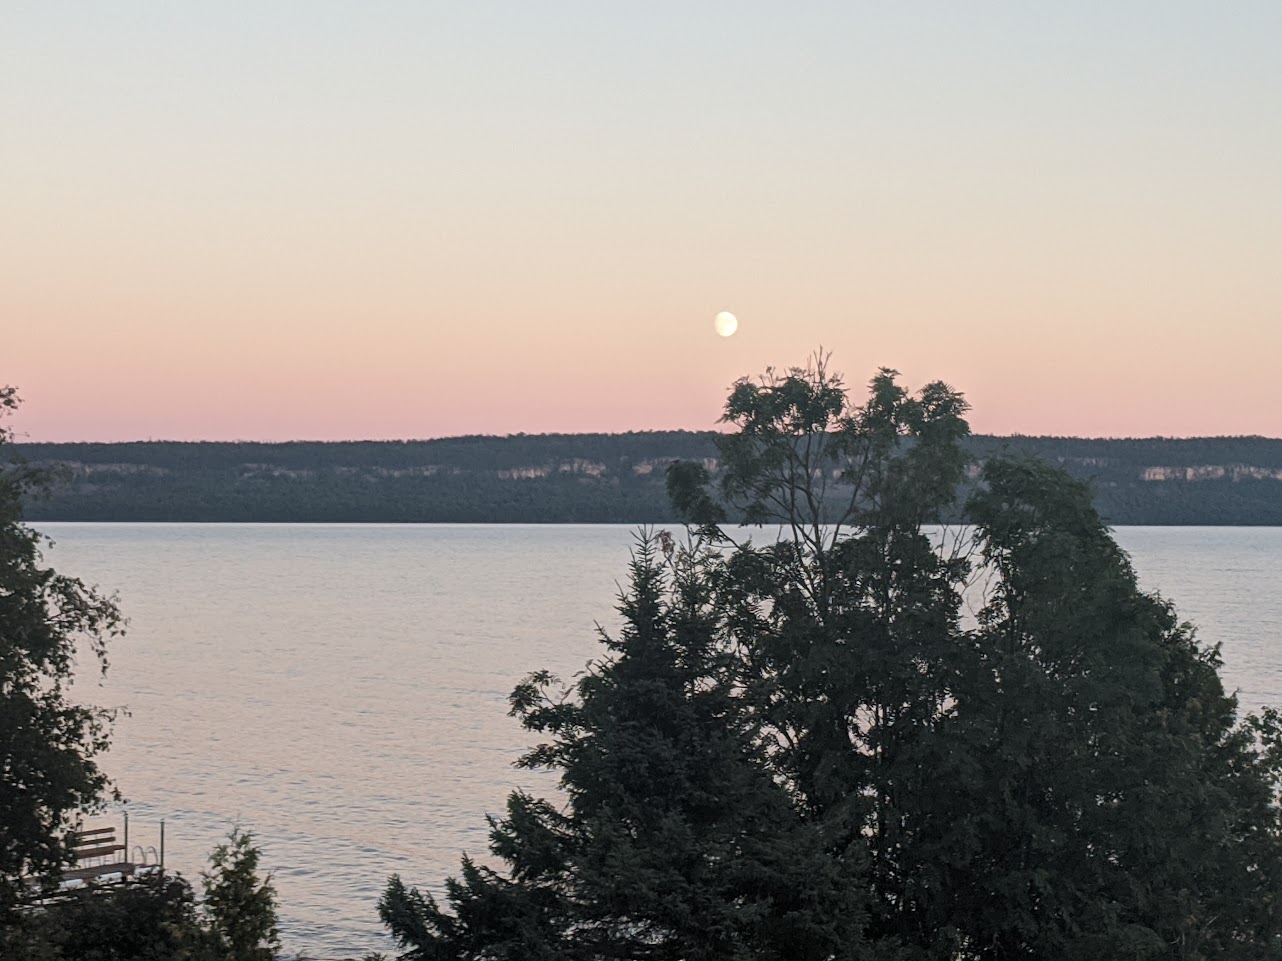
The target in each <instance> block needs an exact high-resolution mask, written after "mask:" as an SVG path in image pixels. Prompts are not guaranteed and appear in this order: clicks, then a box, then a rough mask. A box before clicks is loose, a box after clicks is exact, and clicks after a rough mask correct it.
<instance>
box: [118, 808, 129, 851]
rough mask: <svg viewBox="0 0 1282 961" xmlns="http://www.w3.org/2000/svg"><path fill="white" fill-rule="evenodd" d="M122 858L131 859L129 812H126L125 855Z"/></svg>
mask: <svg viewBox="0 0 1282 961" xmlns="http://www.w3.org/2000/svg"><path fill="white" fill-rule="evenodd" d="M120 860H122V861H125V862H128V861H129V812H128V811H126V812H125V856H124V857H123V858H121V859H120Z"/></svg>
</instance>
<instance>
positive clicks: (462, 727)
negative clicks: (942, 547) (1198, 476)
mask: <svg viewBox="0 0 1282 961" xmlns="http://www.w3.org/2000/svg"><path fill="white" fill-rule="evenodd" d="M37 526H39V527H40V528H41V529H42V530H44V531H45V532H46V533H48V534H49V535H50V536H51V537H53V538H54V539H55V541H56V542H57V543H56V546H55V547H54V548H53V549H52V550H51V551H50V552H49V555H48V557H49V560H50V561H51V562H52V563H53V564H54V565H56V566H57V567H58V568H59V570H61V571H63V572H65V573H69V574H75V575H77V576H80V577H82V578H83V579H84V580H86V581H87V582H90V583H97V584H99V585H101V586H102V587H103V588H106V589H108V590H113V591H117V592H118V593H119V595H120V602H121V606H122V608H123V610H124V612H125V613H126V614H127V616H128V617H129V619H130V629H129V633H128V636H127V637H125V638H124V639H122V640H121V641H119V642H118V643H116V644H115V646H114V648H113V650H112V653H111V670H110V673H109V675H108V677H107V679H106V681H105V682H104V683H103V684H102V685H101V686H100V687H93V686H91V684H90V683H89V682H88V681H84V682H82V683H81V684H80V685H78V687H77V695H78V696H79V697H80V698H81V699H82V700H85V701H90V702H94V703H98V704H102V705H113V706H124V707H127V708H128V710H129V712H130V713H129V715H128V716H126V717H122V718H121V719H120V720H119V721H118V722H117V725H116V729H115V731H116V733H115V744H114V746H113V748H112V750H111V753H110V754H109V755H108V756H107V757H106V758H105V760H104V766H105V767H106V769H107V770H108V772H109V773H110V774H111V775H112V776H113V777H114V778H115V780H116V782H117V784H118V786H119V787H120V790H121V791H122V792H123V794H124V795H125V796H126V797H127V799H128V805H127V809H128V811H129V814H130V835H131V836H130V842H131V845H133V844H139V843H141V844H151V845H155V844H157V842H158V828H159V822H160V820H161V819H162V818H163V819H164V820H165V822H166V862H167V864H168V865H169V866H170V868H172V869H177V870H179V871H181V872H183V873H184V874H186V875H187V876H188V877H189V878H190V879H192V880H193V881H196V880H197V878H198V874H199V871H200V869H201V868H202V867H203V866H204V865H205V863H206V859H207V856H208V853H209V851H210V849H211V848H213V847H214V845H216V844H217V843H218V842H219V841H220V840H222V839H223V837H224V836H225V834H226V832H227V831H228V830H229V829H230V827H231V826H232V825H233V824H240V825H241V826H243V827H245V828H247V829H249V830H252V831H253V832H254V833H255V834H256V835H257V837H258V839H259V842H260V844H261V847H262V849H263V864H264V866H265V867H266V868H267V869H268V870H270V871H271V872H272V873H273V874H274V877H275V883H276V887H277V892H278V900H279V904H280V911H281V922H282V923H281V934H282V940H283V942H284V946H285V949H286V951H287V952H288V953H294V952H303V953H305V954H306V956H308V957H311V958H318V959H321V958H324V959H328V958H347V957H357V956H359V955H360V954H363V953H364V952H366V951H371V950H383V951H390V950H392V947H393V946H392V945H391V943H390V941H389V940H388V939H387V938H386V936H385V934H384V932H383V930H382V927H381V925H380V924H379V922H378V919H377V913H376V904H377V901H378V897H379V894H380V893H381V891H382V888H383V886H384V883H385V882H386V879H387V877H388V876H389V875H390V874H392V873H399V874H401V875H402V877H403V878H404V879H405V880H406V881H407V882H408V883H411V884H416V885H419V886H420V887H423V888H425V889H429V890H433V891H439V889H440V883H441V881H442V879H443V878H444V877H445V876H446V875H447V874H450V873H453V872H455V871H457V867H458V860H459V855H460V854H461V853H462V852H464V851H467V852H470V853H472V854H474V855H481V854H484V851H485V841H486V825H485V820H484V814H485V812H487V811H498V810H500V809H501V807H502V805H503V802H504V799H505V797H506V796H507V794H508V792H509V791H511V790H512V789H513V788H515V787H518V786H520V787H525V788H529V789H533V790H535V791H536V792H538V793H543V794H547V793H550V792H552V791H553V790H555V782H554V779H553V778H551V777H550V776H547V775H539V774H534V773H531V772H527V771H518V770H515V769H514V768H513V767H512V761H513V760H514V759H515V758H516V757H517V755H518V754H520V753H521V752H522V751H523V750H524V749H525V748H526V747H528V746H529V744H530V741H531V739H530V737H528V736H527V735H526V734H525V732H523V731H522V730H521V728H520V727H519V725H518V724H517V723H516V722H515V721H514V720H512V719H511V718H509V717H507V695H508V693H509V692H510V691H511V689H512V686H513V684H514V683H515V682H516V681H517V680H519V679H520V678H521V677H522V676H523V675H524V674H526V673H528V672H529V671H531V670H534V669H538V668H548V669H550V670H552V671H554V672H556V673H558V674H560V675H561V676H562V677H567V678H568V677H571V676H573V674H574V673H575V672H576V671H578V670H579V669H580V668H581V667H582V666H583V664H584V662H585V661H586V660H587V659H589V658H591V657H593V656H596V655H597V654H598V653H599V651H600V649H599V646H598V643H597V637H596V629H595V625H596V624H597V623H598V622H600V623H602V624H604V625H607V626H609V625H611V624H613V623H615V620H616V616H615V613H614V604H615V595H616V594H617V591H618V583H617V582H618V581H619V580H621V579H622V578H623V577H624V575H625V573H626V566H627V563H628V552H629V548H630V546H631V544H632V543H633V540H634V530H633V529H632V528H628V527H611V526H509V525H504V526H485V525H475V526H474V525H459V526H453V525H386V526H385V525H230V524H229V525H199V524H150V525H141V524H139V525H134V524H72V523H46V524H41V525H37ZM1117 537H1118V540H1119V541H1120V543H1121V544H1122V546H1123V547H1124V548H1126V549H1127V550H1128V551H1129V552H1130V553H1131V555H1132V558H1133V561H1134V563H1135V566H1136V569H1137V570H1138V572H1139V574H1140V579H1141V582H1142V583H1143V585H1144V586H1145V587H1146V588H1149V589H1156V590H1160V591H1161V592H1162V593H1163V594H1164V595H1166V596H1167V597H1169V598H1172V599H1173V600H1174V601H1175V602H1176V605H1177V607H1178V609H1179V611H1180V613H1181V616H1183V617H1185V618H1187V619H1189V620H1192V621H1193V622H1195V623H1196V624H1197V625H1198V626H1199V629H1200V635H1201V637H1202V638H1203V639H1204V640H1206V641H1221V642H1223V645H1224V659H1225V670H1224V676H1225V680H1226V683H1227V684H1228V686H1229V687H1230V688H1236V689H1238V690H1239V691H1240V692H1241V702H1242V705H1243V707H1246V708H1255V707H1258V706H1259V705H1261V704H1265V703H1274V704H1282V658H1280V657H1279V655H1280V654H1282V528H1122V529H1121V530H1119V531H1118V532H1117ZM85 667H86V671H85V673H86V675H88V670H87V664H86V665H85Z"/></svg>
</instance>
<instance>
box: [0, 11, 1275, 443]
mask: <svg viewBox="0 0 1282 961" xmlns="http://www.w3.org/2000/svg"><path fill="white" fill-rule="evenodd" d="M533 6H534V5H520V4H495V5H486V4H478V5H458V9H450V8H447V9H448V10H449V12H444V11H442V10H440V9H435V8H430V7H424V6H423V5H419V4H409V3H404V4H398V3H383V4H375V5H370V6H369V7H367V8H366V7H361V8H358V7H354V6H349V5H345V4H329V3H309V4H301V3H300V4H289V3H282V4H280V5H271V12H265V11H264V10H262V9H260V7H261V5H256V4H248V3H244V4H236V3H229V4H224V5H211V7H210V8H209V9H205V10H203V11H200V12H193V10H192V9H187V10H185V11H180V10H177V9H163V8H159V7H157V8H155V9H150V10H144V11H141V12H136V14H135V15H134V16H133V17H132V18H126V17H121V16H119V15H117V13H114V12H112V11H111V10H109V9H107V8H106V7H104V8H102V9H98V8H93V7H90V8H85V7H83V6H76V7H74V8H73V7H71V6H70V5H67V6H64V5H62V4H60V3H57V2H51V3H49V4H40V5H31V6H29V7H28V8H27V9H26V10H25V11H23V12H20V13H16V14H11V15H9V16H8V17H7V20H8V21H11V22H10V23H8V24H7V25H6V29H5V31H4V33H3V35H2V36H0V124H2V125H3V130H4V131H5V135H4V137H3V138H0V172H3V174H4V180H5V183H6V185H7V187H6V190H5V191H4V193H3V196H2V197H0V335H2V339H0V383H11V384H14V385H16V386H18V388H19V391H20V393H21V395H22V396H23V398H24V401H25V403H24V406H23V408H22V410H21V411H20V413H19V414H18V415H17V417H16V418H15V419H14V420H13V422H12V426H14V427H15V428H16V429H17V430H18V432H19V433H20V434H22V435H24V436H25V437H26V438H28V439H30V440H125V439H137V438H149V437H150V438H177V439H232V438H241V439H290V438H318V439H337V438H358V437H359V438H393V437H433V436H444V435H454V434H464V433H499V434H503V433H514V432H518V431H525V432H529V433H534V432H543V431H597V430H605V431H622V430H636V429H658V428H678V427H680V428H705V427H709V426H712V425H713V424H714V422H715V421H716V418H717V416H718V415H719V413H720V408H721V403H722V400H723V398H724V394H725V389H726V387H727V386H728V385H729V384H730V383H731V382H732V381H733V380H734V379H735V378H736V377H738V376H741V375H745V374H749V375H752V374H756V373H759V372H760V371H761V370H762V369H763V368H764V367H766V366H767V365H775V366H779V367H786V366H788V365H792V364H798V363H802V362H804V360H805V358H806V356H807V355H808V354H809V353H810V352H811V351H813V350H814V349H815V348H816V347H817V346H819V345H823V346H824V347H825V348H828V349H830V350H832V352H833V355H834V359H833V363H834V366H836V367H837V368H838V369H840V370H842V371H844V372H845V373H846V376H847V380H848V381H849V382H851V383H853V384H856V385H857V384H860V383H862V382H864V381H866V380H867V379H868V378H869V377H870V376H871V375H872V374H873V372H874V371H875V370H876V368H877V367H879V366H883V365H884V366H891V367H895V368H898V369H899V370H901V371H902V372H903V374H904V379H905V382H906V383H907V384H909V385H910V386H914V387H915V386H919V385H920V384H922V383H923V382H925V381H926V380H930V379H936V378H940V379H944V380H946V381H948V382H950V383H952V384H953V385H954V386H957V387H959V388H961V389H962V390H963V391H965V392H966V394H967V396H968V397H969V398H970V400H971V402H972V404H973V406H974V412H973V416H972V426H973V428H974V429H975V430H976V431H981V432H986V433H1014V432H1018V433H1026V434H1076V435H1091V436H1134V435H1176V436H1179V435H1202V434H1265V435H1271V436H1279V435H1282V377H1280V376H1279V375H1278V368H1279V367H1280V366H1282V362H1280V360H1279V358H1282V176H1279V174H1278V171H1280V170H1282V125H1279V124H1278V123H1277V118H1278V117H1282V58H1278V57H1277V56H1276V51H1277V44H1278V42H1279V41H1280V40H1282V12H1280V11H1282V8H1279V7H1278V5H1276V4H1263V3H1261V4H1257V5H1252V4H1246V5H1242V6H1239V7H1236V8H1235V12H1233V13H1232V14H1226V13H1222V12H1221V13H1212V12H1210V11H1206V12H1199V11H1198V9H1197V8H1192V7H1190V8H1187V9H1183V8H1173V7H1170V6H1169V5H1166V4H1161V5H1159V4H1157V3H1153V4H1147V5H1145V4H1138V5H1130V6H1128V8H1127V11H1125V12H1118V11H1100V10H1097V11H1094V12H1088V11H1085V10H1083V11H1079V12H1072V11H1068V10H1059V11H1057V12H1055V13H1053V14H1052V13H1049V12H1032V11H1023V12H1019V11H1010V10H1006V9H1003V8H1002V7H1001V6H999V5H996V4H991V5H988V4H979V5H975V6H974V8H973V9H969V10H968V12H967V13H966V15H965V16H964V17H963V16H962V15H961V14H960V13H958V12H957V11H956V10H954V9H953V8H951V7H946V6H942V5H941V6H938V7H933V8H930V7H923V8H921V9H920V10H916V11H915V12H909V11H907V10H903V11H898V12H889V11H886V10H874V9H872V8H870V9H862V8H861V7H860V5H858V4H855V5H851V4H835V3H834V4H817V5H814V6H813V7H812V8H809V9H808V11H807V12H806V13H804V14H799V13H796V12H795V11H794V12H791V13H790V12H787V11H785V9H784V8H783V7H777V6H775V5H754V4H735V5H730V4H715V3H714V4H708V5H706V7H701V8H700V12H698V13H691V12H689V11H688V10H686V9H685V8H684V6H683V5H676V4H673V5H664V4H658V5H651V6H648V7H647V8H646V9H645V10H644V11H642V10H632V11H625V10H622V9H617V8H610V9H605V8H604V7H603V6H602V5H598V4H588V3H570V4H566V5H564V6H561V5H558V6H557V7H555V8H553V10H554V11H555V12H553V10H544V11H542V12H536V11H535V10H534V9H533ZM215 7H216V9H215ZM1048 9H1049V8H1048ZM72 12H74V13H75V16H74V18H73V17H71V16H70V13H72ZM722 309H728V310H732V311H734V312H735V313H736V314H737V315H738V316H739V320H740V330H739V333H738V334H736V335H735V336H734V337H732V338H729V339H722V338H719V337H717V336H716V335H715V333H714V332H713V329H712V318H713V316H714V314H715V313H716V312H717V311H718V310H722Z"/></svg>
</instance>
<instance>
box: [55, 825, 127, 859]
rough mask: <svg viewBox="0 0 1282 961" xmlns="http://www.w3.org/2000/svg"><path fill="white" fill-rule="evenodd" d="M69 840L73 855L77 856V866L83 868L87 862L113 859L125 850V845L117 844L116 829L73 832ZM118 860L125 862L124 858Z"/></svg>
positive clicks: (92, 829)
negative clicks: (114, 855) (112, 857)
mask: <svg viewBox="0 0 1282 961" xmlns="http://www.w3.org/2000/svg"><path fill="white" fill-rule="evenodd" d="M68 840H69V841H70V842H71V853H72V854H73V855H75V858H76V864H77V866H83V864H84V862H86V861H95V860H99V859H101V858H107V857H111V856H112V855H113V854H120V853H121V852H122V851H124V850H125V846H124V845H123V844H117V843H116V829H115V828H114V827H110V828H91V829H90V830H87V831H72V832H71V834H70V835H68ZM116 860H118V861H121V862H123V861H124V858H123V857H121V858H118V859H116Z"/></svg>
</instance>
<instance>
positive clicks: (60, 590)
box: [0, 387, 122, 921]
mask: <svg viewBox="0 0 1282 961" xmlns="http://www.w3.org/2000/svg"><path fill="white" fill-rule="evenodd" d="M16 406H17V397H16V395H15V392H14V390H13V388H9V387H6V388H0V416H4V415H6V414H8V413H9V412H11V411H12V410H13V409H14V408H15V407H16ZM10 442H11V436H10V433H9V431H8V430H7V429H6V428H5V427H3V426H0V460H3V461H4V462H3V463H2V464H0V921H2V920H3V916H4V915H6V914H7V913H9V912H11V911H12V910H13V909H14V908H15V906H16V905H17V904H18V903H19V902H20V901H21V900H22V898H23V896H24V882H22V881H21V880H20V878H22V877H23V876H26V877H28V878H34V879H36V880H43V881H44V882H46V883H50V882H52V881H53V880H55V879H56V878H57V876H58V873H59V872H60V870H61V869H62V867H63V866H64V865H66V863H67V862H68V860H69V851H68V847H67V845H66V841H65V836H66V833H67V830H68V829H69V828H70V827H72V825H73V823H74V821H75V819H76V817H77V816H78V815H79V814H80V813H81V812H85V811H91V810H93V809H94V808H95V807H96V806H97V805H98V804H99V803H100V802H101V801H102V800H103V797H104V794H105V793H106V792H107V791H108V789H109V785H108V781H107V778H106V776H105V775H104V774H103V773H102V771H101V770H99V768H98V765H97V761H96V758H97V756H98V755H99V754H100V753H102V751H103V750H105V749H106V747H107V743H108V724H109V721H110V719H111V713H110V712H109V711H104V710H101V709H97V708H93V707H85V706H83V705H79V704H75V703H72V701H71V700H70V698H69V695H68V685H69V684H70V682H71V679H72V675H73V672H74V668H75V664H76V656H77V648H78V646H79V647H81V648H82V649H83V652H84V653H87V654H88V655H89V656H90V657H92V658H93V659H95V660H96V661H97V663H98V666H99V668H100V669H101V670H102V671H103V672H105V671H106V669H107V654H106V649H107V641H108V639H109V638H111V637H113V636H115V635H118V634H119V633H121V624H122V621H121V617H120V612H119V611H118V610H117V608H116V605H115V603H114V601H113V600H112V599H111V598H109V597H104V596H103V595H101V594H99V593H98V592H97V591H95V590H94V589H92V588H90V587H87V586H85V585H84V584H83V583H82V582H81V581H79V580H77V579H76V578H73V577H68V576H66V575H64V574H59V573H58V572H57V571H55V570H53V569H52V568H49V567H46V566H45V565H44V564H43V559H42V555H41V546H42V544H44V543H45V540H44V538H42V537H41V535H40V534H38V533H36V532H35V531H33V530H32V529H31V528H29V527H27V526H26V525H25V524H24V523H23V522H22V508H23V501H24V499H26V498H28V497H31V496H34V495H37V494H38V493H39V492H40V491H41V490H42V489H43V487H44V486H45V485H46V484H47V483H48V482H49V480H50V476H49V474H48V473H47V472H45V471H43V470H38V469H35V468H33V467H31V466H29V465H28V464H26V463H25V462H23V461H22V460H20V459H13V460H11V459H9V458H8V457H5V455H6V454H8V449H7V448H8V445H9V444H10Z"/></svg>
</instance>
